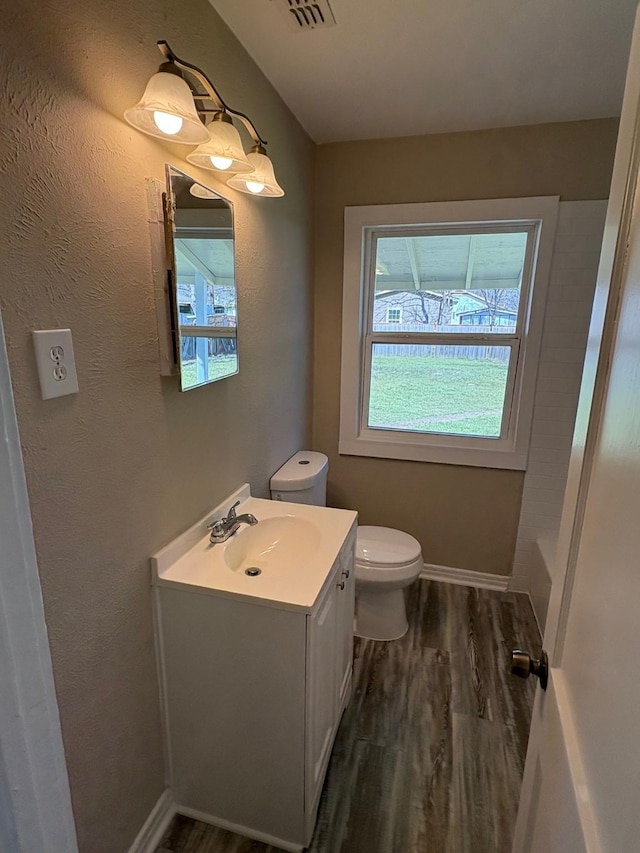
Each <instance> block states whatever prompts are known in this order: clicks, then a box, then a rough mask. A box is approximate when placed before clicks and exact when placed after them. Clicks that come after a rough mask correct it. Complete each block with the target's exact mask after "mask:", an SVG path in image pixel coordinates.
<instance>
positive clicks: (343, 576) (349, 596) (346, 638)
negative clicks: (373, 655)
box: [336, 531, 356, 715]
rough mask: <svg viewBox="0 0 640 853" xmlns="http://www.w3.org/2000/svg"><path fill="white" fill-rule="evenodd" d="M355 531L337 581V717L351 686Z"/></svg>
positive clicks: (347, 545) (350, 537) (344, 550)
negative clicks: (338, 584)
mask: <svg viewBox="0 0 640 853" xmlns="http://www.w3.org/2000/svg"><path fill="white" fill-rule="evenodd" d="M355 545H356V538H355V531H354V532H352V533H351V535H350V536H349V538H348V539H347V542H346V543H345V546H344V548H343V550H342V551H341V553H340V557H339V563H340V574H339V576H338V581H339V583H340V584H343V583H344V588H342V587H341V586H339V587H338V614H339V615H338V650H337V651H338V659H337V672H336V677H337V679H338V695H337V701H338V715H340V714H341V713H342V710H343V709H344V707H345V704H346V696H347V692H348V690H349V688H350V686H351V673H352V670H353V617H354V608H355V592H356V577H355V574H356V572H355Z"/></svg>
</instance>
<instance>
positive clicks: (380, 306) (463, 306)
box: [373, 288, 520, 331]
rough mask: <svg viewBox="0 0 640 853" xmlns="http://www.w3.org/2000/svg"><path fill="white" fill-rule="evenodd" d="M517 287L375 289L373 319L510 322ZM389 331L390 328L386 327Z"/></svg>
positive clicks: (515, 307) (447, 323) (378, 323)
mask: <svg viewBox="0 0 640 853" xmlns="http://www.w3.org/2000/svg"><path fill="white" fill-rule="evenodd" d="M519 298H520V291H519V290H518V289H517V288H504V289H500V288H494V289H491V290H486V291H480V292H477V291H476V292H474V291H469V290H442V291H435V290H387V291H381V292H379V293H376V297H375V305H374V308H373V322H374V324H375V325H376V326H377V327H378V328H379V327H380V326H382V325H386V326H390V327H392V326H395V325H403V326H409V325H424V324H428V325H430V326H457V325H463V326H513V325H515V323H516V319H517V316H518V301H519ZM389 331H392V329H391V328H390V329H389Z"/></svg>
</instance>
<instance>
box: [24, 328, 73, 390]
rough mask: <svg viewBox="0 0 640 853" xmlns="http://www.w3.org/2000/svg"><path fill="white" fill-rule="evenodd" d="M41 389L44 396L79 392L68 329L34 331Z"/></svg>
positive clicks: (34, 344) (69, 330)
mask: <svg viewBox="0 0 640 853" xmlns="http://www.w3.org/2000/svg"><path fill="white" fill-rule="evenodd" d="M33 346H34V348H35V351H36V362H37V364H38V376H39V377H40V390H41V392H42V399H43V400H51V399H52V398H53V397H63V396H64V395H65V394H77V393H78V390H79V388H78V376H77V373H76V362H75V357H74V354H73V341H72V339H71V329H41V330H39V331H37V332H33Z"/></svg>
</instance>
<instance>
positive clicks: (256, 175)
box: [227, 151, 284, 198]
mask: <svg viewBox="0 0 640 853" xmlns="http://www.w3.org/2000/svg"><path fill="white" fill-rule="evenodd" d="M247 160H248V161H249V162H250V163H251V166H252V168H253V171H252V172H247V173H246V174H243V175H234V177H232V178H229V180H228V181H227V184H228V185H229V186H230V187H233V189H234V190H240V192H241V193H249V194H250V195H262V196H269V197H270V198H275V197H277V196H283V195H284V190H283V189H282V187H281V186H280V184H279V183H278V182H277V181H276V176H275V174H274V172H273V163H272V162H271V160H270V159H269V158H268V157H267V155H266V154H259V153H258V152H257V151H252V152H251V153H250V154H247Z"/></svg>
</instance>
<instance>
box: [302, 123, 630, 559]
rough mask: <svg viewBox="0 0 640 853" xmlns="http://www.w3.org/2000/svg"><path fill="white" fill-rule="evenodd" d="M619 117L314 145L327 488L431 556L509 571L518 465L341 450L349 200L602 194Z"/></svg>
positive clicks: (318, 354)
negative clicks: (388, 456)
mask: <svg viewBox="0 0 640 853" xmlns="http://www.w3.org/2000/svg"><path fill="white" fill-rule="evenodd" d="M616 134H617V121H616V120H615V119H604V120H599V121H588V122H571V123H567V124H553V125H536V126H532V127H514V128H507V129H502V130H487V131H478V132H474V133H455V134H442V135H434V136H424V137H410V138H405V139H383V140H369V141H364V142H345V143H334V144H330V145H323V146H320V148H319V149H318V153H317V156H316V193H315V197H314V211H315V223H316V225H315V233H314V239H315V342H314V346H315V358H314V372H315V380H314V424H313V432H314V440H313V446H314V448H315V449H316V450H321V451H323V452H325V453H327V454H328V456H329V458H330V469H329V486H328V498H329V501H330V502H333V503H334V504H335V505H336V506H348V507H351V508H353V509H357V510H358V511H359V513H360V521H361V523H363V524H385V525H388V526H390V527H399V528H401V529H404V530H407V531H408V532H409V533H412V534H413V535H414V536H416V537H417V538H418V539H419V540H420V542H421V543H422V547H423V553H424V558H425V560H426V562H428V563H436V564H438V565H444V566H453V567H456V568H464V569H472V570H476V571H485V572H492V573H497V574H508V573H509V572H510V569H511V563H512V560H513V553H514V546H515V540H516V531H517V526H518V516H519V510H520V501H521V496H522V483H523V477H524V475H523V473H522V472H519V471H506V470H492V469H488V468H471V467H462V466H456V465H437V464H432V463H427V462H406V461H402V460H394V459H368V458H366V457H362V456H339V455H338V427H339V408H340V329H341V322H342V253H343V229H344V208H345V207H346V206H348V205H364V204H400V203H408V202H419V201H457V200H462V199H482V198H511V197H518V196H535V195H560V196H561V197H562V198H564V199H590V198H606V197H608V194H609V182H610V180H611V169H612V167H613V154H614V149H615V141H616Z"/></svg>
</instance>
